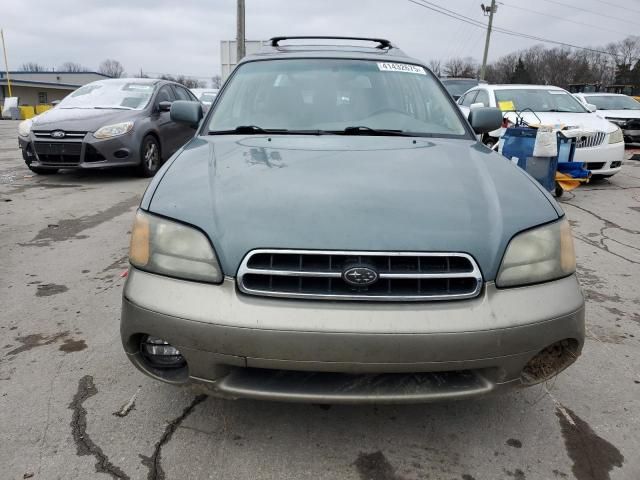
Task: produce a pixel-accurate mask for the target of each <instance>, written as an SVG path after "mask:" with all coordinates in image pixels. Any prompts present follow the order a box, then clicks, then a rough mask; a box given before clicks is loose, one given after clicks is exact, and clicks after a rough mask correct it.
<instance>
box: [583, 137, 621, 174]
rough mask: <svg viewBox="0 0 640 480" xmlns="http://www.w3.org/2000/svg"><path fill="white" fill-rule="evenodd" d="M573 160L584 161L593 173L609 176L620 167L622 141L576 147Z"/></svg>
mask: <svg viewBox="0 0 640 480" xmlns="http://www.w3.org/2000/svg"><path fill="white" fill-rule="evenodd" d="M574 161H575V162H585V164H586V165H585V168H587V169H588V170H591V173H592V174H593V175H604V176H611V175H615V174H616V173H618V172H619V171H620V170H621V169H622V162H623V161H624V142H618V143H603V144H602V145H599V146H597V147H591V148H576V153H575V156H574Z"/></svg>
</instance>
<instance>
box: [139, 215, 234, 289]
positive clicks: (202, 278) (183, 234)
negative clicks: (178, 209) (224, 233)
mask: <svg viewBox="0 0 640 480" xmlns="http://www.w3.org/2000/svg"><path fill="white" fill-rule="evenodd" d="M129 261H130V262H131V265H133V266H134V267H137V268H139V269H141V270H146V271H149V272H152V273H158V274H160V275H168V276H171V277H178V278H183V279H185V280H195V281H199V282H210V283H220V282H221V281H222V272H221V270H220V266H219V265H218V261H217V259H216V255H215V253H214V252H213V248H212V247H211V243H210V242H209V239H208V238H207V237H206V236H205V235H204V234H203V233H202V232H200V231H199V230H196V229H195V228H193V227H188V226H186V225H183V224H181V223H177V222H173V221H170V220H166V219H164V218H161V217H156V216H155V215H150V214H148V213H145V212H143V211H141V210H138V212H137V213H136V220H135V223H134V225H133V230H132V233H131V248H130V251H129Z"/></svg>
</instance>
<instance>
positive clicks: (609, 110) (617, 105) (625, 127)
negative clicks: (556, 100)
mask: <svg viewBox="0 0 640 480" xmlns="http://www.w3.org/2000/svg"><path fill="white" fill-rule="evenodd" d="M574 97H576V98H577V99H578V100H580V101H581V102H582V103H584V104H587V103H589V104H591V105H595V106H596V108H597V110H596V113H597V114H598V115H600V116H601V117H603V118H606V119H607V120H609V121H610V122H613V123H615V124H616V125H618V126H619V127H620V128H621V129H622V133H623V134H624V141H625V142H627V143H640V102H637V101H636V100H634V99H633V98H631V97H629V96H627V95H622V94H620V93H576V94H574Z"/></svg>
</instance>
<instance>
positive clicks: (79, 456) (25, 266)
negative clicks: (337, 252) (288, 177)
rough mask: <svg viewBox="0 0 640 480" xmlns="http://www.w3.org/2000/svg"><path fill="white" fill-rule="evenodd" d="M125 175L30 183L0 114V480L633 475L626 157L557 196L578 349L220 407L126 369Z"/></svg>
mask: <svg viewBox="0 0 640 480" xmlns="http://www.w3.org/2000/svg"><path fill="white" fill-rule="evenodd" d="M147 183H148V180H145V179H140V178H137V177H135V175H134V174H133V173H132V172H130V171H94V172H67V173H61V174H57V175H47V176H39V175H36V174H32V173H31V172H30V171H29V170H28V169H27V168H26V166H25V165H24V162H23V161H22V158H21V155H20V151H19V150H18V149H17V122H11V121H0V478H1V479H23V478H35V479H46V480H49V479H89V478H91V479H93V478H96V479H102V478H104V479H108V478H109V477H111V478H119V479H208V478H211V479H225V480H232V479H274V480H275V479H278V480H280V479H303V478H304V479H306V478H309V479H314V480H318V479H354V480H357V479H361V480H364V479H367V480H369V479H371V480H414V479H438V480H439V479H447V480H448V479H459V480H472V479H475V480H483V479H487V480H495V479H507V480H513V479H515V480H525V479H528V480H533V479H543V480H547V479H572V478H576V479H578V480H601V479H602V480H604V479H625V480H637V479H640V454H638V452H639V451H640V434H639V433H638V432H639V431H640V235H639V233H640V161H637V160H627V161H626V162H625V163H624V166H623V170H622V172H621V173H620V174H618V175H616V176H615V177H613V178H612V179H610V180H605V181H601V182H597V183H593V184H590V185H587V186H583V187H580V188H579V189H577V190H575V191H573V192H569V193H567V194H565V196H564V197H563V199H562V206H563V208H564V209H565V211H566V213H567V215H568V217H569V219H570V220H571V224H572V225H573V229H574V235H575V239H576V248H577V254H578V264H579V267H578V268H579V269H578V272H579V276H580V280H581V283H582V285H583V288H584V291H585V294H586V297H587V336H588V338H587V341H586V345H585V348H584V351H583V355H582V357H581V358H580V359H579V360H578V362H577V363H576V364H575V365H574V366H572V367H571V368H570V369H568V370H567V371H565V372H563V373H562V374H560V375H559V376H558V377H557V378H556V379H554V380H553V381H551V382H549V383H548V384H547V385H540V386H536V387H533V388H529V389H526V390H518V391H514V392H513V393H509V394H507V395H504V396H497V397H489V398H484V399H480V400H474V401H459V402H453V403H438V404H427V405H412V406H388V405H386V406H329V405H300V404H287V403H272V402H257V401H248V400H235V401H232V400H220V399H216V398H207V397H204V396H198V395H197V394H195V393H193V392H191V391H189V390H187V389H179V388H176V387H172V386H169V385H165V384H162V383H159V382H156V381H153V380H151V379H149V378H147V377H145V376H143V375H142V374H141V373H139V372H138V371H137V370H135V369H134V368H133V367H132V365H131V364H130V363H129V361H128V360H127V359H126V357H125V355H124V353H123V351H122V347H121V345H120V338H119V333H118V329H119V309H120V295H121V293H122V285H123V283H124V279H123V278H122V273H123V272H124V271H125V270H126V268H127V257H126V255H127V248H128V234H129V231H130V228H131V224H132V220H133V213H134V211H135V208H136V206H137V204H138V202H139V199H140V197H141V195H142V193H143V192H144V189H145V187H146V185H147Z"/></svg>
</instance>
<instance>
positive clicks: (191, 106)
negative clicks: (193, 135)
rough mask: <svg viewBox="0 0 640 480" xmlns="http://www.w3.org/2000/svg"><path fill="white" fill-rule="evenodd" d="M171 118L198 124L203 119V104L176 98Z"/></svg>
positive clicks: (176, 120)
mask: <svg viewBox="0 0 640 480" xmlns="http://www.w3.org/2000/svg"><path fill="white" fill-rule="evenodd" d="M170 116H171V120H173V121H174V122H181V123H188V124H189V125H198V124H199V123H200V120H202V104H201V103H200V102H193V101H189V100H176V101H175V102H173V103H172V104H171V113H170Z"/></svg>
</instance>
